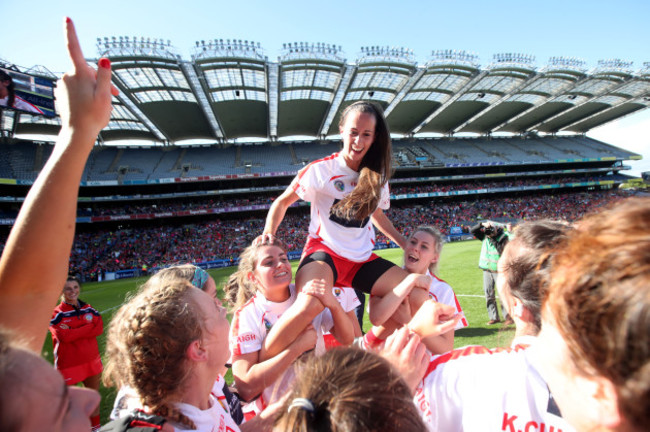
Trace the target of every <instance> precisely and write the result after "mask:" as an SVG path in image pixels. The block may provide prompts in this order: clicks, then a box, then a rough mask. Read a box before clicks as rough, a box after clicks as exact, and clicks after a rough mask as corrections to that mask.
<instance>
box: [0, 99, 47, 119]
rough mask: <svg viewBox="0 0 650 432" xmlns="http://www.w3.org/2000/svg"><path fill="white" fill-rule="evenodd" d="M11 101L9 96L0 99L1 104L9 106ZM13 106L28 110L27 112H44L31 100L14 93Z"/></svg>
mask: <svg viewBox="0 0 650 432" xmlns="http://www.w3.org/2000/svg"><path fill="white" fill-rule="evenodd" d="M8 102H9V96H5V97H4V98H2V99H0V106H7V103H8ZM13 108H16V109H19V110H23V111H27V112H33V113H38V114H43V111H41V109H40V108H39V107H37V106H36V105H34V104H33V103H31V102H28V101H26V100H25V99H23V98H21V97H20V96H18V95H14V106H13Z"/></svg>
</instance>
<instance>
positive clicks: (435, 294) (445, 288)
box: [427, 270, 468, 330]
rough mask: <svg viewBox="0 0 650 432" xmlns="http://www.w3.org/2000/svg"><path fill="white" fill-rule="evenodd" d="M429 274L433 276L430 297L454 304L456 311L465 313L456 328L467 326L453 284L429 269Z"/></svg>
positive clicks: (450, 304) (439, 301) (443, 302)
mask: <svg viewBox="0 0 650 432" xmlns="http://www.w3.org/2000/svg"><path fill="white" fill-rule="evenodd" d="M427 275H429V276H430V277H431V285H429V298H431V299H433V300H435V301H437V302H438V303H442V304H446V305H449V306H453V307H455V308H456V313H458V314H463V317H462V318H461V319H460V321H458V324H456V327H455V329H454V330H458V329H462V328H463V327H467V326H468V324H467V318H465V314H464V313H463V308H462V307H460V303H459V302H458V299H457V298H456V293H455V292H454V290H453V289H452V288H451V286H450V285H449V284H448V283H447V282H445V281H443V280H442V279H440V278H439V277H438V276H436V275H434V274H433V273H431V271H429V270H427Z"/></svg>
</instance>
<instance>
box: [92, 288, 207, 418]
mask: <svg viewBox="0 0 650 432" xmlns="http://www.w3.org/2000/svg"><path fill="white" fill-rule="evenodd" d="M194 289H197V288H196V287H194V286H192V285H191V284H190V283H189V282H188V281H187V280H185V279H180V278H179V279H173V278H155V279H154V278H152V279H149V281H148V282H147V283H146V284H144V285H143V286H142V288H141V289H140V291H139V292H138V294H137V295H136V296H135V297H133V298H132V299H131V300H129V301H128V302H127V303H125V304H124V306H122V307H121V308H120V309H119V310H118V312H117V313H116V314H115V316H114V317H113V319H112V320H111V325H110V328H109V330H108V337H107V343H106V355H107V358H108V362H107V365H106V370H105V371H104V376H103V381H104V383H105V384H106V385H107V386H113V385H117V386H123V385H129V386H131V387H133V388H134V389H135V390H136V391H137V392H138V394H139V395H140V399H141V401H142V403H143V405H146V406H147V407H148V408H149V409H150V410H151V411H152V412H153V413H154V414H157V415H160V416H162V417H165V418H167V419H169V420H171V421H174V422H177V423H180V424H183V425H187V426H189V427H190V428H192V429H195V425H194V422H192V420H190V419H189V418H188V417H187V416H185V415H184V414H182V413H181V412H180V411H179V410H178V409H177V408H176V407H175V406H174V404H173V402H176V401H178V397H179V395H180V393H181V391H182V389H183V387H184V386H185V385H186V381H187V379H188V377H189V375H190V373H191V369H190V365H189V363H188V361H187V358H186V352H187V348H188V347H189V345H190V344H191V343H192V342H193V341H195V340H197V339H200V338H201V337H202V335H203V325H204V324H203V322H204V318H205V317H203V316H201V313H200V312H199V310H200V309H199V307H198V305H197V304H196V302H195V301H194V300H193V299H192V298H191V297H190V295H191V292H192V290H194Z"/></svg>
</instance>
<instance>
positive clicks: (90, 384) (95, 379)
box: [83, 374, 101, 416]
mask: <svg viewBox="0 0 650 432" xmlns="http://www.w3.org/2000/svg"><path fill="white" fill-rule="evenodd" d="M100 377H101V374H97V375H93V376H91V377H88V378H86V379H85V380H83V383H84V387H86V388H90V389H94V390H97V391H98V392H99V379H100ZM91 415H92V416H98V415H99V404H97V408H95V411H93V413H92V414H91Z"/></svg>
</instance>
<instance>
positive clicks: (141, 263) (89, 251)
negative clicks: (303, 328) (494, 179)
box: [70, 190, 628, 280]
mask: <svg viewBox="0 0 650 432" xmlns="http://www.w3.org/2000/svg"><path fill="white" fill-rule="evenodd" d="M626 196H628V193H627V192H623V191H619V190H612V191H600V192H581V193H562V194H554V195H543V196H525V197H508V198H497V199H475V200H470V201H462V202H453V203H440V202H431V203H429V204H427V205H417V206H413V205H408V206H404V207H401V206H399V205H398V204H397V203H393V207H392V208H391V209H389V210H388V211H387V215H388V217H389V218H390V219H391V220H392V221H395V222H394V224H395V226H396V227H397V229H398V230H400V231H401V232H402V233H403V234H404V235H409V234H410V233H409V232H408V231H409V229H412V228H413V227H416V226H418V225H424V224H426V225H434V226H436V227H439V228H440V230H441V232H442V233H443V234H449V230H450V228H451V227H462V228H463V229H464V231H465V232H468V227H469V226H470V225H472V224H474V223H475V221H477V220H482V219H492V220H500V221H511V222H515V223H516V222H518V221H522V220H535V219H540V218H552V219H564V220H568V221H573V220H576V219H577V218H579V217H580V216H582V215H583V214H585V213H587V212H589V211H590V210H592V209H594V208H598V207H600V206H602V205H604V204H606V203H608V202H610V201H612V200H616V199H620V198H623V197H626ZM263 218H264V216H262V215H260V216H257V215H256V216H251V217H248V218H237V219H220V220H213V221H209V222H203V223H194V224H185V225H180V226H178V225H176V226H174V225H166V226H157V227H150V228H134V229H122V230H99V231H92V232H78V233H77V235H76V238H75V243H74V247H73V250H72V254H71V257H70V268H71V269H74V272H75V273H76V274H80V275H81V276H82V277H83V278H84V279H86V280H97V278H98V276H99V275H100V274H101V273H103V272H114V271H118V270H125V269H132V268H136V269H143V268H145V269H152V268H156V267H164V266H167V265H170V264H174V263H179V262H206V261H212V260H217V259H232V260H234V259H236V258H237V257H238V256H239V253H240V252H241V251H242V250H243V249H244V248H245V247H246V246H247V245H248V244H250V243H251V241H252V240H253V239H254V238H255V237H256V236H257V235H259V234H260V233H261V232H262V228H263V226H264V219H263ZM308 224H309V215H308V213H307V212H305V211H303V212H295V213H291V214H288V215H287V216H286V217H285V219H284V221H283V223H282V225H281V227H280V230H279V236H280V237H281V238H282V239H284V240H285V242H286V243H287V246H288V250H300V249H302V247H303V242H304V239H305V236H306V232H307V227H308ZM377 242H378V243H384V244H388V239H387V238H386V237H384V236H383V235H382V234H381V233H379V232H378V233H377Z"/></svg>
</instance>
